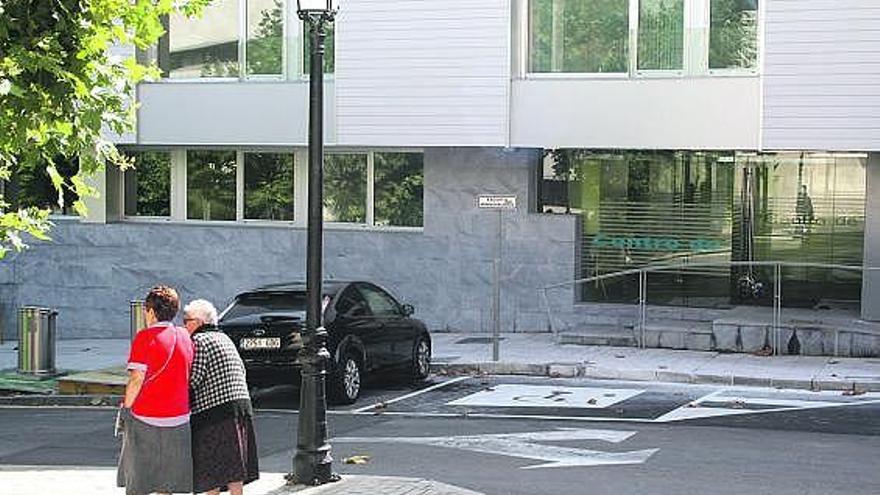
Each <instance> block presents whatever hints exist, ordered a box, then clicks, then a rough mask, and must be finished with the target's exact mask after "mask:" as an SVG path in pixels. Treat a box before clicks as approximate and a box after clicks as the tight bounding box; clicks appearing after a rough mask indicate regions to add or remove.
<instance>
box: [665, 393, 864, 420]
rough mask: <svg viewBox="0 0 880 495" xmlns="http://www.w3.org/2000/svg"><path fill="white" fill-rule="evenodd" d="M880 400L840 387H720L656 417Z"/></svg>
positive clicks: (681, 417) (691, 416)
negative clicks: (849, 393)
mask: <svg viewBox="0 0 880 495" xmlns="http://www.w3.org/2000/svg"><path fill="white" fill-rule="evenodd" d="M875 403H880V394H878V393H866V394H862V395H859V396H855V397H851V396H846V395H843V393H842V392H837V391H821V392H795V391H791V390H754V391H743V390H725V389H721V390H716V391H715V392H712V393H710V394H708V395H705V396H703V397H700V398H699V399H697V400H695V401H692V402H690V403H688V404H685V405H684V406H681V407H679V408H677V409H674V410H672V411H669V412H668V413H666V414H664V415H662V416H660V417H659V418H657V419H655V421H656V422H658V423H665V422H674V421H685V420H689V419H700V418H712V417H720V416H734V415H743V414H762V413H769V412H783V411H798V410H805V409H819V408H829V407H841V406H852V405H859V404H875Z"/></svg>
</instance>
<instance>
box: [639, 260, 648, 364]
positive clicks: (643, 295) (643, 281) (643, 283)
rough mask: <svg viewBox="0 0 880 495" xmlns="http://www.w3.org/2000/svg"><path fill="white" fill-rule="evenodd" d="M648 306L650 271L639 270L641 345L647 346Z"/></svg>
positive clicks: (642, 346)
mask: <svg viewBox="0 0 880 495" xmlns="http://www.w3.org/2000/svg"><path fill="white" fill-rule="evenodd" d="M647 306H648V271H647V270H640V271H639V347H640V348H642V349H644V348H645V347H647V344H646V342H645V333H646V331H645V325H646V322H645V320H646V319H647Z"/></svg>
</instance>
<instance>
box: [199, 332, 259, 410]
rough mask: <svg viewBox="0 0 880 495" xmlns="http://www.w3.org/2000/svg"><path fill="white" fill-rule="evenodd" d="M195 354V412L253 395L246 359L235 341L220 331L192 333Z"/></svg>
mask: <svg viewBox="0 0 880 495" xmlns="http://www.w3.org/2000/svg"><path fill="white" fill-rule="evenodd" d="M192 341H193V346H194V347H195V357H194V358H193V364H192V371H191V373H190V379H189V384H190V405H191V409H192V413H193V414H196V413H200V412H204V411H207V410H208V409H211V408H212V407H216V406H219V405H221V404H225V403H227V402H231V401H234V400H239V399H248V400H249V399H250V395H249V394H248V386H247V379H246V375H245V368H244V363H243V362H242V360H241V357H240V356H239V355H238V351H237V350H236V349H235V344H233V343H232V340H230V339H229V337H227V336H226V335H225V334H223V333H220V332H211V331H208V332H196V333H194V334H193V335H192Z"/></svg>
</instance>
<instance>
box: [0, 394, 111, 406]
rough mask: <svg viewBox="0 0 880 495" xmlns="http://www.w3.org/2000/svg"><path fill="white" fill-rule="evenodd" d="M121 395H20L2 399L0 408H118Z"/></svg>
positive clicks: (0, 399) (0, 398)
mask: <svg viewBox="0 0 880 495" xmlns="http://www.w3.org/2000/svg"><path fill="white" fill-rule="evenodd" d="M120 402H122V396H121V395H57V394H53V395H19V396H14V397H0V407H4V406H6V407H9V406H13V407H102V408H103V407H116V406H117V405H118V404H119V403H120Z"/></svg>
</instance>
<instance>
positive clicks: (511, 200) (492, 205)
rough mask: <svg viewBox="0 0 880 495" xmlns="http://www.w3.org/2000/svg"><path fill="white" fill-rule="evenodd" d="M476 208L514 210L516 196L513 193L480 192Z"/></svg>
mask: <svg viewBox="0 0 880 495" xmlns="http://www.w3.org/2000/svg"><path fill="white" fill-rule="evenodd" d="M477 208H482V209H489V210H515V209H516V196H515V195H513V194H480V195H479V196H477Z"/></svg>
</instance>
